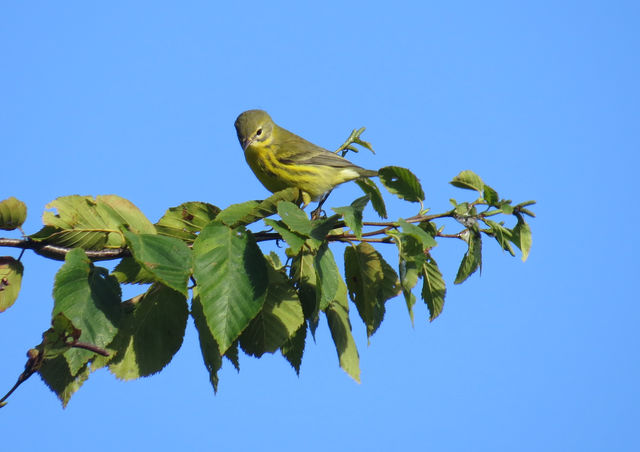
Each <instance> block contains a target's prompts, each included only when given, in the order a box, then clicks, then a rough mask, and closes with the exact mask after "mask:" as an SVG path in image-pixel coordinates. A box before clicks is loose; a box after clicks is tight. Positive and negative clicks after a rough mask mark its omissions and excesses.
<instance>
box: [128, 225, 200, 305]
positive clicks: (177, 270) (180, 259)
mask: <svg viewBox="0 0 640 452" xmlns="http://www.w3.org/2000/svg"><path fill="white" fill-rule="evenodd" d="M124 234H125V237H126V239H127V244H128V245H129V247H130V248H131V254H132V255H133V258H134V259H135V260H136V262H137V263H138V264H140V265H141V266H142V267H144V269H145V270H147V271H148V272H149V273H151V274H152V275H153V276H154V277H155V278H156V280H157V281H159V282H161V283H162V284H164V285H165V286H167V287H170V288H172V289H174V290H176V291H178V292H180V293H181V294H183V295H184V296H185V297H186V296H187V282H188V280H189V276H191V271H192V266H193V258H192V255H191V250H190V249H189V247H188V246H187V245H186V244H185V243H184V242H183V241H182V240H179V239H176V238H174V237H168V236H164V235H157V234H134V233H132V232H125V233H124Z"/></svg>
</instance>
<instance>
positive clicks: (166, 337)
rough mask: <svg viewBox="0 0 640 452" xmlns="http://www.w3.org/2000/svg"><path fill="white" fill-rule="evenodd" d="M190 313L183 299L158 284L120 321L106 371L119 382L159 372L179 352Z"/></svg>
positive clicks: (138, 300) (138, 299)
mask: <svg viewBox="0 0 640 452" xmlns="http://www.w3.org/2000/svg"><path fill="white" fill-rule="evenodd" d="M188 314H189V310H188V307H187V303H186V298H185V296H184V295H183V294H181V293H179V292H176V291H175V290H173V289H170V288H168V287H166V286H163V285H161V284H157V283H156V284H154V285H152V286H151V287H150V288H149V290H147V292H146V293H145V294H144V295H143V296H142V297H139V298H136V302H135V303H133V310H132V311H131V312H129V313H128V314H127V315H126V316H125V317H124V318H123V321H122V322H121V327H120V332H119V333H118V334H119V335H123V337H121V338H119V339H120V340H119V341H118V343H119V347H118V350H117V352H116V354H115V356H114V357H113V359H112V360H111V361H110V362H109V370H110V371H111V373H113V374H114V375H115V376H116V377H117V378H119V379H121V380H133V379H136V378H140V377H146V376H148V375H152V374H154V373H156V372H160V371H161V370H162V369H163V368H164V367H165V366H166V365H167V364H169V362H170V361H171V359H172V358H173V355H175V353H176V352H177V351H178V350H179V349H180V346H181V345H182V338H183V337H184V331H185V328H186V326H187V316H188Z"/></svg>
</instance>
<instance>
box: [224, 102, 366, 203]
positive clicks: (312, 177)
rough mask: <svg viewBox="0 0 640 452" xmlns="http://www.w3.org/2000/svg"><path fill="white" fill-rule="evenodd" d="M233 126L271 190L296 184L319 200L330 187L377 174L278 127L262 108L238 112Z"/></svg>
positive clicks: (254, 169) (257, 172) (253, 167)
mask: <svg viewBox="0 0 640 452" xmlns="http://www.w3.org/2000/svg"><path fill="white" fill-rule="evenodd" d="M235 128H236V133H237V134H238V140H239V141H240V145H241V146H242V150H243V151H244V156H245V159H246V160H247V163H248V164H249V167H251V170H252V171H253V173H254V174H255V175H256V177H257V178H258V180H259V181H260V182H261V183H262V185H264V186H265V188H266V189H267V190H269V191H271V192H272V193H275V192H277V191H280V190H284V189H285V188H290V187H296V188H298V189H300V190H301V191H303V192H305V193H307V194H308V196H309V197H310V199H311V200H312V201H319V200H320V202H321V203H322V202H323V201H324V199H326V197H325V198H323V195H325V194H328V192H330V191H331V190H332V189H333V188H334V187H336V186H338V185H340V184H342V183H345V182H348V181H351V180H354V179H360V178H368V177H374V176H377V175H378V172H377V171H373V170H367V169H364V168H361V167H359V166H357V165H354V164H353V163H351V162H350V161H349V160H347V159H345V158H343V157H340V156H339V155H337V154H336V153H334V152H331V151H328V150H326V149H324V148H321V147H320V146H316V145H315V144H313V143H311V142H309V141H307V140H305V139H304V138H302V137H299V136H298V135H296V134H294V133H292V132H289V131H288V130H286V129H284V128H282V127H280V126H278V125H277V124H276V123H275V122H273V119H271V116H269V114H268V113H267V112H266V111H264V110H247V111H245V112H243V113H241V114H240V115H239V116H238V118H237V119H236V121H235ZM321 198H323V199H321ZM307 203H308V201H306V202H305V204H307Z"/></svg>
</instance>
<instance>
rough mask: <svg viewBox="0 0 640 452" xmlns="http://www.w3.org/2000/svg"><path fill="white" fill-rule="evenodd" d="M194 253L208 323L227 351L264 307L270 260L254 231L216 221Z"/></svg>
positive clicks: (200, 294) (200, 292)
mask: <svg viewBox="0 0 640 452" xmlns="http://www.w3.org/2000/svg"><path fill="white" fill-rule="evenodd" d="M193 252H194V255H195V265H194V272H193V275H194V277H195V280H196V282H197V284H198V287H199V290H198V292H199V297H200V301H201V303H202V307H203V312H204V316H205V319H206V324H207V326H208V328H209V330H210V331H211V333H212V334H213V337H214V338H215V340H216V342H217V343H218V346H219V351H220V353H221V354H224V352H225V351H226V350H227V348H229V346H230V345H231V343H232V342H233V341H234V340H235V339H236V338H237V337H238V336H239V335H240V333H241V332H242V331H243V330H244V329H245V328H246V327H247V325H248V324H249V322H250V321H251V320H252V319H253V318H254V317H255V316H256V315H257V314H258V313H259V312H260V310H261V309H262V305H263V303H264V300H265V296H266V292H267V284H268V274H267V263H266V261H265V258H264V256H263V255H262V252H261V251H260V248H258V245H257V244H256V242H255V239H254V238H253V234H251V233H250V232H248V231H247V230H246V229H244V227H242V226H240V227H238V228H235V229H231V228H229V227H227V226H225V225H222V224H219V223H216V222H213V223H210V224H209V225H208V226H207V227H205V228H204V229H203V230H202V232H201V233H200V235H199V236H198V238H197V239H196V241H195V242H194V244H193Z"/></svg>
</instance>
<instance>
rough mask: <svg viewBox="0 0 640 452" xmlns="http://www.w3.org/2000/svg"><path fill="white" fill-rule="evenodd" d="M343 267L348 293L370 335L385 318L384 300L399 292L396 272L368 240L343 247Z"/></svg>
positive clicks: (368, 335) (369, 335)
mask: <svg viewBox="0 0 640 452" xmlns="http://www.w3.org/2000/svg"><path fill="white" fill-rule="evenodd" d="M344 266H345V275H346V281H347V287H348V289H349V296H350V297H351V300H353V302H354V303H355V305H356V307H357V308H358V313H359V314H360V318H361V319H362V321H363V322H364V324H365V325H366V327H367V337H371V335H372V334H373V333H375V331H376V330H377V329H378V327H379V326H380V323H381V322H382V319H383V318H384V313H385V306H384V304H385V302H386V301H387V300H388V299H390V298H393V297H395V296H396V295H398V293H399V292H400V286H399V283H398V275H396V272H395V271H394V270H393V268H391V266H389V264H387V262H386V261H385V260H384V259H383V258H382V256H381V255H380V253H378V252H377V251H376V250H375V249H374V248H373V247H372V246H371V245H369V244H368V243H367V242H362V243H360V244H358V245H357V246H349V247H347V248H346V249H345V252H344Z"/></svg>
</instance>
